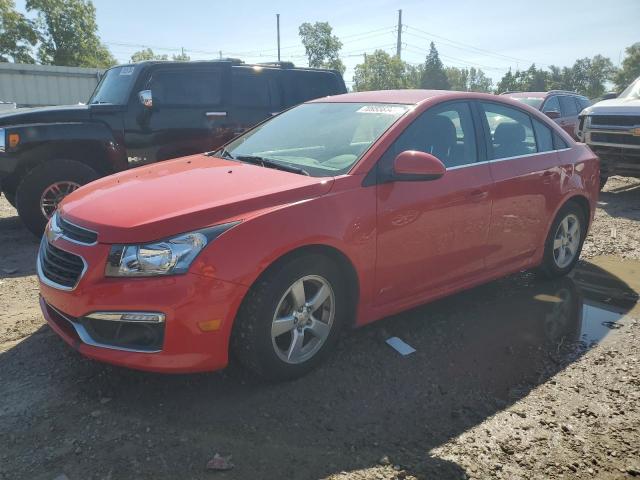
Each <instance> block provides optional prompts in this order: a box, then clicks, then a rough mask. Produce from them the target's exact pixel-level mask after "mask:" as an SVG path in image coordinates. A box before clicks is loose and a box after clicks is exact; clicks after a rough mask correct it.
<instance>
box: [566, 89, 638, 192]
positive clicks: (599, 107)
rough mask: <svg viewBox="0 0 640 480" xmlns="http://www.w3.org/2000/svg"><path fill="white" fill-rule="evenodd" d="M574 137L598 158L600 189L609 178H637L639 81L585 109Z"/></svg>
mask: <svg viewBox="0 0 640 480" xmlns="http://www.w3.org/2000/svg"><path fill="white" fill-rule="evenodd" d="M576 136H577V137H578V139H579V140H581V141H582V142H584V143H586V144H587V145H589V147H591V149H592V150H593V151H594V153H595V154H596V155H598V157H600V188H602V187H604V184H605V183H606V181H607V178H609V176H610V175H624V176H627V177H636V178H640V77H638V78H636V80H635V81H634V82H633V83H632V84H631V85H629V86H628V87H627V88H626V89H625V91H624V92H622V93H621V94H620V95H619V96H618V97H617V98H612V99H610V100H603V101H601V102H598V103H596V104H594V105H591V106H590V107H587V108H585V109H584V110H583V111H582V112H581V113H580V116H579V120H578V126H577V128H576Z"/></svg>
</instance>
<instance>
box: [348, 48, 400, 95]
mask: <svg viewBox="0 0 640 480" xmlns="http://www.w3.org/2000/svg"><path fill="white" fill-rule="evenodd" d="M407 78H408V77H407V65H406V63H404V62H403V61H402V60H400V59H399V58H398V57H396V56H391V55H389V54H388V53H387V52H385V51H384V50H376V51H375V52H373V54H370V55H365V57H364V62H363V63H361V64H359V65H356V69H355V75H354V77H353V89H354V90H355V91H356V92H363V91H366V90H393V89H396V88H407V87H408V86H409V85H408V82H407Z"/></svg>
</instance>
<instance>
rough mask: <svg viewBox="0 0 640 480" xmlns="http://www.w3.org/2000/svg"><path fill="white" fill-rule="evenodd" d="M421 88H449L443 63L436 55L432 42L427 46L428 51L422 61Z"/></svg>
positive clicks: (436, 51)
mask: <svg viewBox="0 0 640 480" xmlns="http://www.w3.org/2000/svg"><path fill="white" fill-rule="evenodd" d="M420 86H421V87H422V88H430V89H436V90H448V89H449V88H450V85H449V80H448V79H447V74H446V73H445V71H444V65H443V64H442V61H441V60H440V56H439V55H438V50H436V46H435V44H434V43H433V42H431V45H430V46H429V53H428V55H427V58H426V60H425V62H424V71H423V73H422V83H421V85H420Z"/></svg>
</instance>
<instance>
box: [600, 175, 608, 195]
mask: <svg viewBox="0 0 640 480" xmlns="http://www.w3.org/2000/svg"><path fill="white" fill-rule="evenodd" d="M607 180H609V177H607V176H606V175H600V191H602V189H603V188H604V186H605V185H606V184H607Z"/></svg>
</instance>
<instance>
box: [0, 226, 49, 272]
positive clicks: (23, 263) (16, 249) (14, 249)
mask: <svg viewBox="0 0 640 480" xmlns="http://www.w3.org/2000/svg"><path fill="white" fill-rule="evenodd" d="M39 243H40V242H39V239H37V238H36V237H35V236H34V235H33V234H31V232H29V230H27V229H26V228H25V227H24V225H23V224H22V222H21V221H20V217H18V214H17V213H16V215H15V216H12V217H0V245H7V246H9V247H10V248H11V253H10V255H7V254H0V279H2V278H12V277H26V276H29V275H33V274H35V272H36V255H37V252H38V244H39Z"/></svg>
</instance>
